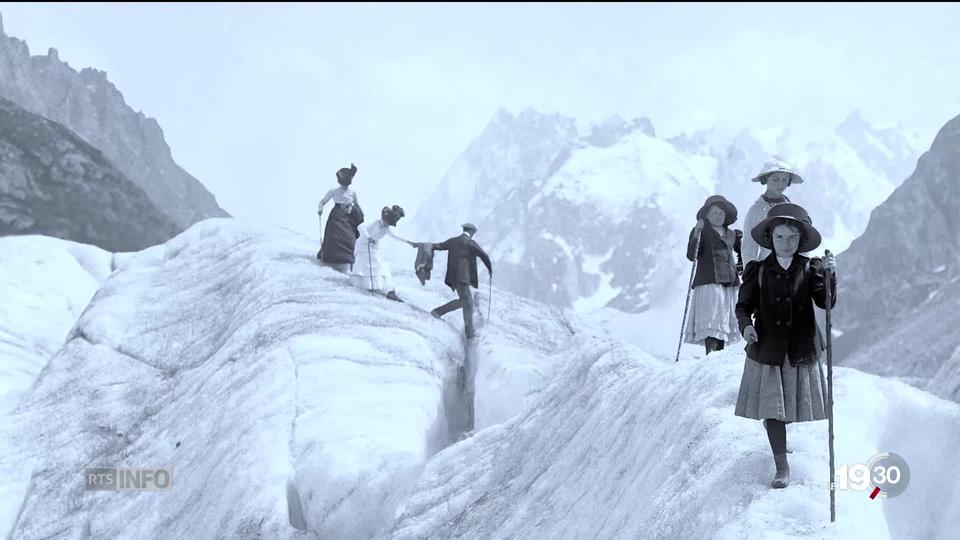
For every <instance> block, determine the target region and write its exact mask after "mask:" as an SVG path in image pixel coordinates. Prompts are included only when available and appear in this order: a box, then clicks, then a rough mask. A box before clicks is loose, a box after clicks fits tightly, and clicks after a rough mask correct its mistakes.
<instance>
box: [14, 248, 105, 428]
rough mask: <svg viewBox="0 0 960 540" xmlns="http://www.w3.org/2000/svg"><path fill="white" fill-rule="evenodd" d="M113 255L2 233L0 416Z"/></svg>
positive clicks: (58, 341)
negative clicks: (3, 234)
mask: <svg viewBox="0 0 960 540" xmlns="http://www.w3.org/2000/svg"><path fill="white" fill-rule="evenodd" d="M112 259H113V255H112V254H111V253H109V252H107V251H104V250H102V249H100V248H97V247H94V246H88V245H86V244H79V243H76V242H70V241H68V240H61V239H59V238H51V237H47V236H38V235H29V236H4V237H0V307H2V309H0V358H2V359H3V361H2V362H0V416H3V415H4V414H6V413H7V412H9V411H10V410H12V409H13V408H14V407H15V406H16V403H17V401H18V400H19V398H20V395H21V394H22V393H23V392H25V391H26V390H27V389H28V388H30V385H32V384H33V381H34V380H35V379H36V377H37V375H39V374H40V371H41V370H42V369H43V367H44V366H45V365H46V364H47V360H48V359H49V358H50V357H51V356H53V355H54V354H55V353H56V352H57V351H58V350H59V349H60V346H61V345H63V341H64V338H65V337H66V336H67V333H68V332H69V331H70V328H71V327H72V326H73V324H74V323H75V322H76V320H77V318H79V317H80V313H81V312H82V311H83V309H84V308H85V307H87V303H88V302H89V301H90V299H91V298H92V297H93V295H94V293H95V292H96V291H97V288H99V287H100V284H101V283H103V282H104V281H105V280H106V279H107V277H108V276H109V275H110V272H111V262H112Z"/></svg>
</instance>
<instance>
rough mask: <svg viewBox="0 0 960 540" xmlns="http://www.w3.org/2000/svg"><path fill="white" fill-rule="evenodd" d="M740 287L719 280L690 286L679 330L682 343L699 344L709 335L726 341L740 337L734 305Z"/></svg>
mask: <svg viewBox="0 0 960 540" xmlns="http://www.w3.org/2000/svg"><path fill="white" fill-rule="evenodd" d="M739 290H740V287H738V286H736V285H731V286H725V285H721V284H719V283H707V284H705V285H698V286H697V287H695V288H694V289H693V293H692V296H693V298H691V299H690V308H689V310H688V312H687V324H686V328H685V329H684V331H683V341H684V343H695V344H697V345H703V342H704V340H705V339H706V338H708V337H712V338H716V339H719V340H721V341H723V342H724V343H726V344H729V343H736V342H737V341H739V340H740V329H739V327H738V326H737V316H736V313H735V312H734V308H735V307H736V305H737V293H738V292H739Z"/></svg>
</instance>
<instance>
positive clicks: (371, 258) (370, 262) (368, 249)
mask: <svg viewBox="0 0 960 540" xmlns="http://www.w3.org/2000/svg"><path fill="white" fill-rule="evenodd" d="M367 266H368V267H369V268H370V292H373V256H372V255H370V237H369V236H368V237H367Z"/></svg>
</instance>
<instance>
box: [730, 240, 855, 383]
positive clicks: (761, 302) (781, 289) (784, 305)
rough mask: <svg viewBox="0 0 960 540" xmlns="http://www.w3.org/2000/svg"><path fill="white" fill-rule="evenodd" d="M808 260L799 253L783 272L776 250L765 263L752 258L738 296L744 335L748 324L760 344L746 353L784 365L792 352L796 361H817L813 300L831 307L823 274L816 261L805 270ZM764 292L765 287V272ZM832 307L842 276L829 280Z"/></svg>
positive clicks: (756, 344) (763, 360) (800, 362)
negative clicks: (784, 361)
mask: <svg viewBox="0 0 960 540" xmlns="http://www.w3.org/2000/svg"><path fill="white" fill-rule="evenodd" d="M807 261H810V259H809V258H807V257H804V256H801V255H797V256H795V257H794V258H793V262H792V263H791V264H790V268H788V269H786V270H784V269H783V267H782V266H780V263H779V262H777V256H776V253H770V255H768V256H767V258H766V259H763V260H762V261H750V262H749V263H747V266H746V268H744V270H743V284H742V285H741V286H740V296H739V299H738V300H737V308H736V313H737V323H738V324H739V326H740V334H741V335H743V331H744V329H746V327H747V326H749V325H751V324H752V325H753V327H754V329H755V330H756V331H757V337H758V338H759V339H758V341H757V342H755V343H751V344H749V345H747V348H746V351H747V356H749V357H750V358H753V359H754V360H756V361H757V362H760V363H761V364H768V365H775V366H779V365H783V358H784V356H785V355H789V357H790V363H791V364H792V365H795V366H796V365H800V364H805V363H808V362H814V361H816V360H817V356H818V348H817V347H816V345H815V340H816V339H817V322H816V319H815V318H814V313H813V304H814V303H816V305H817V306H818V307H820V308H821V309H826V288H825V287H824V278H823V273H822V272H821V271H820V270H819V269H818V268H817V265H810V266H809V267H808V268H806V269H805V267H806V265H807ZM761 272H762V273H763V290H762V291H761V290H760V273H761ZM830 282H831V283H830V295H831V300H832V302H831V309H833V306H835V305H836V304H837V276H836V274H834V275H833V276H832V278H831V280H830Z"/></svg>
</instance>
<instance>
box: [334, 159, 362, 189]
mask: <svg viewBox="0 0 960 540" xmlns="http://www.w3.org/2000/svg"><path fill="white" fill-rule="evenodd" d="M356 174H357V166H356V165H354V164H353V163H351V164H350V168H349V169H348V168H346V167H342V168H341V169H340V170H339V171H337V180H339V181H340V183H346V184H349V183H350V182H353V177H354V176H355V175H356Z"/></svg>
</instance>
